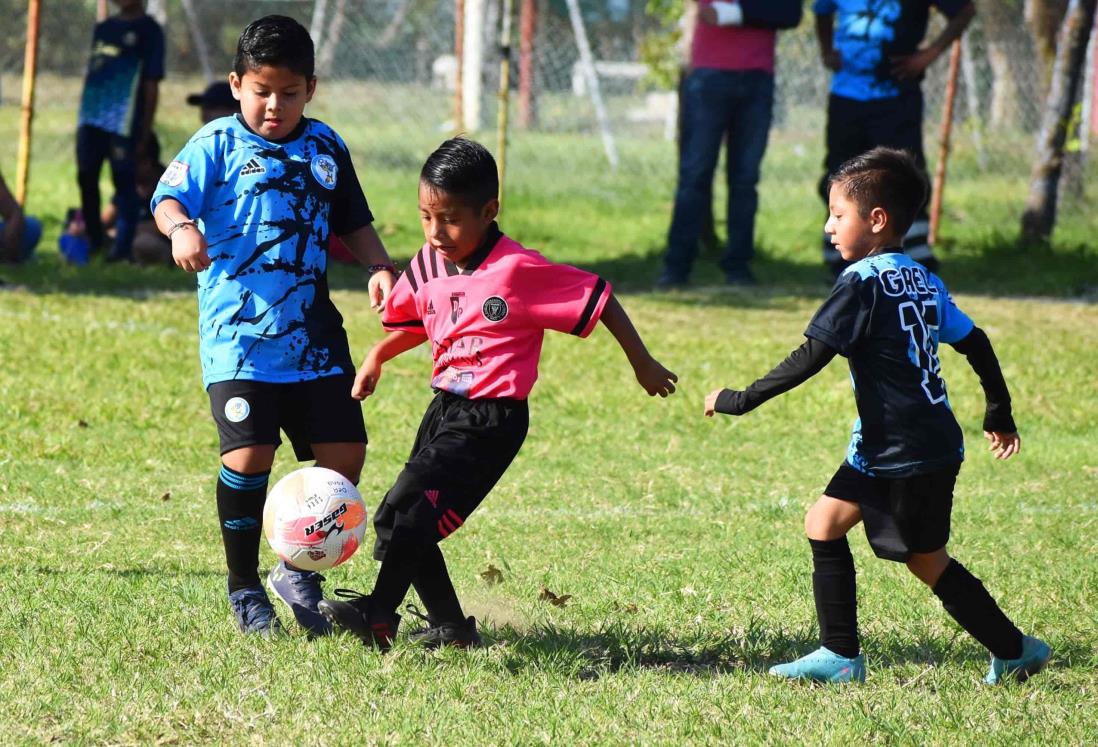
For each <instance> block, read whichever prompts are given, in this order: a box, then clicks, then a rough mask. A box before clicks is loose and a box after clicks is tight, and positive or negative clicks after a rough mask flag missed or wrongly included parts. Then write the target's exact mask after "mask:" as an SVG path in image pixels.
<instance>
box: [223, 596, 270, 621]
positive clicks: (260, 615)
mask: <svg viewBox="0 0 1098 747" xmlns="http://www.w3.org/2000/svg"><path fill="white" fill-rule="evenodd" d="M232 605H233V610H234V611H235V612H237V613H238V614H239V616H240V619H241V620H243V622H244V624H245V625H247V626H250V625H253V624H255V623H266V625H265V626H264V627H269V626H270V624H271V609H270V607H269V605H266V604H263V599H262V598H261V597H260V596H259V595H258V594H247V595H245V596H242V597H240V598H238V599H234V600H232Z"/></svg>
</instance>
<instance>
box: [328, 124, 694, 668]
mask: <svg viewBox="0 0 1098 747" xmlns="http://www.w3.org/2000/svg"><path fill="white" fill-rule="evenodd" d="M498 193H499V179H498V177H497V171H496V162H495V159H493V158H492V155H491V153H489V152H488V151H487V149H485V148H484V146H482V145H479V144H478V143H475V142H473V141H471V140H466V139H464V138H454V139H452V140H447V141H446V142H445V143H443V144H442V145H441V146H440V147H439V148H438V150H436V151H435V152H434V153H432V154H431V156H430V158H428V159H427V163H426V164H425V165H424V167H423V171H422V172H421V174H420V185H419V210H420V218H421V220H422V222H423V233H424V235H425V237H426V239H427V243H425V244H424V245H423V248H422V249H420V251H419V253H418V254H416V256H415V257H413V258H412V261H411V262H409V263H408V267H407V269H405V271H404V273H403V274H402V275H401V277H400V279H399V280H398V281H397V283H396V285H394V286H393V291H392V293H391V294H390V295H389V297H388V299H387V301H386V304H385V311H384V313H383V315H382V324H383V325H384V327H385V329H386V330H388V332H389V334H388V336H386V337H385V339H383V340H382V341H381V342H379V343H378V344H377V345H375V346H374V348H373V349H372V350H371V351H370V352H369V353H368V354H367V355H366V360H365V361H364V362H363V364H362V367H361V368H360V369H359V371H358V376H357V377H356V379H355V385H354V389H353V390H352V392H351V393H352V396H354V397H356V398H358V399H363V398H365V397H368V396H369V395H370V394H372V393H373V392H374V389H375V387H376V386H377V383H378V380H379V378H380V377H381V371H382V365H383V364H384V363H385V362H386V361H388V360H390V359H392V358H394V357H396V356H397V355H399V354H400V353H402V352H404V351H407V350H411V349H412V348H414V347H417V346H418V345H420V344H422V343H424V342H430V344H431V356H432V359H433V363H434V365H433V371H432V375H431V387H432V388H433V389H434V390H435V391H436V394H435V398H434V399H433V400H432V402H431V404H430V405H429V406H428V408H427V412H426V413H425V414H424V416H423V421H422V423H421V424H420V427H419V432H418V434H417V435H416V441H415V444H414V445H413V447H412V454H411V456H410V457H409V458H408V461H407V462H406V463H405V466H404V469H403V471H402V472H401V473H400V475H399V476H398V477H397V479H396V482H395V483H394V484H393V487H392V488H391V489H390V490H389V492H388V493H386V494H385V497H384V498H383V499H382V501H381V505H380V506H379V507H378V510H377V513H376V514H375V515H374V528H375V530H376V532H377V541H376V543H375V545H374V557H375V558H376V559H377V560H380V561H381V570H380V571H379V573H378V577H377V581H376V583H375V584H374V588H373V591H372V592H371V593H370V594H368V595H366V594H359V593H358V592H349V591H346V590H344V591H343V593H342V594H341V596H343V597H344V599H325V600H323V601H321V602H320V605H319V610H320V613H321V614H322V615H324V616H325V618H326V619H328V620H329V622H331V623H332V624H333V625H334V626H336V627H339V628H343V629H345V630H349V631H350V632H352V633H354V634H355V635H356V636H358V638H359V639H360V640H362V642H363V643H364V644H366V645H367V646H374V647H377V648H380V649H382V650H385V649H388V648H389V646H390V645H391V644H392V641H393V637H394V636H395V635H396V629H397V625H398V624H399V622H400V616H399V615H397V613H396V610H397V608H398V607H399V606H400V604H401V602H403V600H404V597H405V596H406V595H407V593H408V590H409V588H410V587H412V586H414V587H415V590H416V593H417V594H418V595H419V597H420V599H421V600H422V601H423V605H424V606H425V607H426V608H427V615H426V616H425V619H426V622H427V624H426V627H424V628H423V629H421V630H419V631H416V632H413V633H412V634H411V638H412V639H413V640H415V641H418V642H419V643H422V644H423V645H426V646H431V647H437V646H443V645H454V646H461V647H466V646H472V645H476V644H477V643H479V641H480V636H479V634H478V633H477V629H476V621H475V620H474V619H473V618H472V617H465V613H464V612H463V611H462V609H461V604H460V603H459V602H458V598H457V593H456V592H455V591H454V586H453V583H452V582H451V581H450V576H449V574H448V573H447V570H446V563H445V561H444V560H443V557H442V552H441V551H440V550H439V547H438V543H439V542H440V541H441V540H443V539H445V538H446V537H448V536H449V535H451V534H452V533H454V532H455V531H457V529H458V528H460V527H461V526H462V525H463V524H464V523H465V521H466V520H467V519H468V518H469V515H470V514H471V513H472V512H473V510H474V509H476V507H477V506H478V505H480V502H481V501H482V500H484V498H485V497H486V496H487V495H488V493H489V491H491V489H492V488H493V486H495V484H496V481H497V480H499V478H500V477H502V476H503V473H504V471H506V469H507V467H508V466H509V465H510V464H511V461H512V460H513V459H514V458H515V456H516V455H517V454H518V451H519V448H520V447H521V446H522V442H523V440H524V439H525V438H526V429H527V424H528V410H527V407H526V397H527V396H528V395H529V394H530V390H531V388H532V387H533V386H534V381H535V380H536V379H537V373H538V359H539V357H540V355H541V344H542V339H543V337H544V334H545V330H547V329H550V330H556V331H558V332H565V333H570V334H574V335H577V336H579V337H586V336H587V335H589V334H590V333H591V331H592V330H593V329H594V328H595V326H596V325H597V324H598V323H599V322H600V321H601V322H602V323H603V324H604V325H606V328H607V329H609V330H610V332H611V334H613V335H614V337H615V339H616V340H617V341H618V344H619V345H621V348H622V350H623V351H624V352H625V355H626V358H628V360H629V363H630V364H631V365H632V367H633V372H634V374H636V377H637V381H638V382H639V383H640V385H641V386H642V387H643V388H644V390H645V391H646V392H648V394H649V395H656V394H659V395H660V396H661V397H666V396H667V395H668V394H671V393H672V392H674V391H675V384H674V382H675V381H677V377H676V376H675V374H673V373H671V372H670V371H668V370H667V369H666V368H664V367H663V366H662V365H660V363H659V362H658V361H657V360H656V359H655V358H653V357H652V356H651V355H650V354H649V352H648V350H647V349H646V348H645V346H644V342H643V341H642V340H641V338H640V335H638V334H637V331H636V329H634V328H633V324H632V322H631V321H630V320H629V317H628V315H626V313H625V310H624V309H622V307H621V305H620V304H619V303H618V301H617V299H616V298H615V297H614V295H613V293H612V292H611V290H610V286H609V284H608V283H607V282H606V281H605V280H603V279H602V278H600V277H598V276H597V275H593V274H591V273H589V272H584V271H583V270H579V269H576V268H575V267H570V266H568V265H560V264H554V263H552V262H550V261H549V260H547V259H546V258H545V257H543V256H542V255H540V254H538V253H537V252H535V251H532V250H530V249H526V248H524V247H523V246H521V245H520V244H519V243H518V242H517V241H515V240H513V239H511V238H509V237H507V236H504V235H503V233H502V232H501V231H500V230H499V226H498V225H497V224H496V222H495V218H496V214H497V213H498V211H499V199H498ZM577 383H578V382H577ZM337 593H338V592H337Z"/></svg>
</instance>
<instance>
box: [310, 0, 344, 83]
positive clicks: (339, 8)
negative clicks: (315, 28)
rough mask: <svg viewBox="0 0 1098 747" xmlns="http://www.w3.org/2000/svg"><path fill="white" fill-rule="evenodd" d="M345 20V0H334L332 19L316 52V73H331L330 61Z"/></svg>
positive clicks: (325, 74) (323, 75) (323, 74)
mask: <svg viewBox="0 0 1098 747" xmlns="http://www.w3.org/2000/svg"><path fill="white" fill-rule="evenodd" d="M346 20H347V0H336V3H335V9H334V10H333V11H332V21H331V23H329V24H328V29H327V32H326V33H325V34H324V37H323V39H324V40H323V42H321V45H320V49H318V50H317V52H316V74H317V75H319V76H321V77H327V76H329V75H331V72H332V63H333V62H334V61H335V54H336V48H338V47H339V40H340V37H342V36H343V24H344V22H345V21H346Z"/></svg>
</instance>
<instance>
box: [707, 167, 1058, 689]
mask: <svg viewBox="0 0 1098 747" xmlns="http://www.w3.org/2000/svg"><path fill="white" fill-rule="evenodd" d="M926 191H927V184H926V177H925V176H924V174H923V172H922V169H921V168H920V166H919V164H918V163H917V162H916V160H915V159H914V158H913V157H912V156H911V155H910V154H908V153H906V152H903V151H897V150H893V149H890V148H874V149H873V150H871V151H869V152H868V153H864V154H862V155H861V156H858V157H856V158H852V159H850V160H849V161H847V162H845V163H843V164H842V165H841V166H840V167H839V168H838V169H837V170H836V172H835V174H834V175H833V176H832V177H831V180H830V186H829V190H828V192H829V197H830V199H829V206H828V212H829V218H828V221H827V225H826V226H825V228H824V230H825V231H826V232H827V234H828V235H829V236H830V237H831V240H832V242H833V243H834V245H835V248H836V249H837V250H838V252H839V253H840V255H841V256H842V258H843V259H844V260H845V261H847V262H850V263H851V264H850V266H849V267H848V268H847V269H846V270H845V271H844V272H843V273H842V274H841V275H840V276H839V278H838V280H837V281H836V283H835V287H834V288H833V289H832V291H831V296H830V297H829V298H828V299H827V300H826V301H825V302H824V303H823V305H822V306H821V307H820V309H819V310H818V311H817V312H816V315H815V316H813V318H812V321H811V322H810V323H809V325H808V329H806V330H805V333H804V334H805V337H806V338H807V340H806V341H805V343H804V344H803V345H801V347H799V348H798V349H797V350H795V351H793V353H792V354H790V355H789V357H787V358H786V359H785V360H784V361H782V363H780V364H779V365H778V367H777V368H775V369H774V370H773V371H771V372H770V373H769V374H767V375H766V376H765V377H763V378H761V379H759V380H758V381H756V382H755V383H753V384H752V385H751V386H749V387H748V388H747V389H746V390H744V391H736V390H733V389H718V390H716V391H714V392H711V393H710V394H709V396H708V397H706V400H705V414H706V415H707V416H712V415H713V414H714V413H715V412H720V413H724V414H728V415H744V414H746V413H748V412H750V411H751V410H753V409H755V408H756V407H758V406H759V405H761V404H762V403H763V402H766V401H767V400H768V399H770V398H771V397H775V396H777V395H779V394H781V393H783V392H786V391H788V390H790V389H792V388H793V387H795V386H797V385H798V384H801V383H802V382H804V381H806V380H807V379H808V378H809V377H811V376H813V375H814V374H816V373H818V372H819V371H820V370H821V369H823V367H824V366H826V365H827V364H828V362H830V361H831V359H832V358H834V357H835V356H836V355H841V356H843V357H845V358H846V359H847V360H848V361H849V364H850V379H851V383H852V384H853V386H854V398H855V401H856V402H857V405H858V421H857V424H856V426H855V428H854V434H853V437H852V438H851V442H850V446H849V449H848V451H847V458H846V460H845V461H844V462H843V464H842V465H841V466H840V467H839V469H838V471H837V472H836V473H835V475H834V476H833V477H832V478H831V482H830V483H828V485H827V488H826V489H825V491H824V494H823V495H822V496H820V498H819V499H818V500H817V501H816V503H815V504H814V505H813V506H812V508H810V509H809V511H808V515H807V516H805V521H804V526H805V533H806V534H807V535H808V542H809V545H810V546H811V548H812V564H813V573H812V590H813V594H814V596H815V599H816V615H817V617H818V619H819V623H820V643H821V644H822V645H821V646H820V648H819V649H817V650H816V651H813V652H812V653H809V654H808V655H806V656H803V657H801V658H800V659H797V660H796V661H792V662H788V663H785V664H779V665H777V666H775V667H772V668H771V669H770V673H771V674H773V675H777V676H779V677H786V678H789V679H810V680H824V681H829V682H852V681H862V680H864V679H865V659H864V657H863V655H862V653H861V648H860V642H859V639H858V616H857V599H856V585H855V574H854V558H853V556H852V555H851V553H850V546H849V544H848V543H847V539H846V535H847V533H848V532H849V531H850V530H851V529H853V528H854V527H855V526H856V525H857V524H859V523H862V524H864V526H865V533H866V537H867V538H868V539H869V544H870V547H872V548H873V552H874V553H875V554H876V555H877V556H878V557H880V558H883V559H886V560H894V561H897V562H901V563H905V564H906V565H907V568H908V570H910V571H911V573H912V574H914V575H915V576H916V577H917V578H918V579H919V580H920V581H922V582H923V583H925V584H926V585H927V586H928V587H930V588H931V589H932V590H933V592H934V595H935V596H937V597H938V599H939V600H941V602H942V606H943V607H945V610H946V612H948V613H949V615H950V616H951V617H952V618H953V619H954V620H956V621H957V623H958V624H959V625H960V626H961V627H962V628H964V630H965V631H966V632H968V633H969V634H970V635H971V636H972V637H973V638H975V639H976V640H977V641H979V642H980V643H981V644H982V645H983V646H985V647H986V648H987V649H988V650H989V651H991V655H992V656H991V668H990V670H989V671H988V674H987V676H986V677H985V678H984V681H985V682H987V683H988V684H998V683H999V682H1002V681H1004V680H1006V679H1018V680H1023V679H1026V678H1027V677H1029V676H1030V675H1032V674H1034V673H1036V672H1038V671H1040V670H1041V669H1042V668H1043V667H1044V666H1045V664H1046V663H1047V662H1048V660H1049V657H1050V656H1051V649H1050V648H1049V646H1048V644H1046V643H1045V642H1044V641H1041V640H1039V639H1037V638H1034V637H1032V636H1025V635H1022V632H1021V631H1020V630H1018V628H1017V627H1016V626H1015V625H1014V623H1013V622H1011V620H1010V619H1009V618H1008V617H1007V616H1006V615H1005V614H1003V611H1002V610H1001V609H999V606H998V604H997V603H996V602H995V600H994V599H993V598H992V597H991V595H990V594H989V593H988V591H987V589H985V588H984V585H983V583H981V582H980V580H979V579H978V578H976V577H975V576H973V575H972V574H971V573H969V571H968V569H966V568H965V567H964V566H963V565H961V563H960V562H958V561H957V560H955V559H953V558H952V557H951V556H950V553H949V552H948V551H947V550H946V543H947V542H948V540H949V529H950V516H951V512H952V509H953V487H954V484H955V482H956V479H957V473H958V471H959V470H960V467H961V461H962V460H963V459H964V448H963V440H962V435H961V429H960V427H959V426H958V425H957V420H956V418H955V417H954V416H953V411H952V409H951V408H950V406H949V399H948V397H947V395H946V386H945V381H944V380H943V379H942V377H941V362H940V360H939V358H938V346H939V343H943V342H944V343H946V344H948V345H951V346H952V347H953V348H954V349H955V350H956V351H957V352H959V353H961V354H962V355H964V356H966V357H967V359H968V362H969V365H971V366H972V368H973V370H974V371H975V372H976V374H977V375H978V376H979V377H980V385H981V386H982V388H983V390H984V397H985V399H986V401H987V408H986V411H985V414H984V435H985V436H986V437H987V439H988V440H989V441H990V442H991V448H992V450H993V451H994V452H995V453H996V456H997V458H999V459H1009V458H1010V457H1012V456H1014V455H1015V454H1017V453H1018V451H1019V449H1020V448H1021V444H1022V441H1021V437H1020V436H1019V435H1018V429H1017V427H1016V426H1015V424H1014V418H1013V416H1012V414H1011V408H1010V394H1009V392H1008V391H1007V386H1006V381H1005V380H1004V379H1003V374H1002V371H1001V370H1000V368H999V361H998V359H997V358H996V357H995V351H994V349H993V348H992V346H991V342H990V340H988V338H987V335H986V334H984V332H983V331H982V330H981V329H980V328H979V327H976V326H975V325H974V324H973V323H972V320H971V319H969V318H968V316H966V315H965V314H964V312H962V311H961V310H960V309H958V308H957V306H956V305H955V304H954V303H953V299H952V298H950V296H949V292H948V291H947V290H946V287H945V285H944V284H943V283H942V281H941V279H939V278H938V277H937V276H936V275H934V274H933V273H931V272H929V271H927V270H926V268H924V267H922V266H921V265H919V264H918V263H916V262H915V261H914V260H913V259H911V258H910V257H908V256H905V255H904V254H903V252H902V251H901V249H900V242H901V241H902V239H903V236H904V232H905V231H907V229H908V228H909V227H910V225H911V222H912V221H913V220H914V219H915V216H916V213H917V211H918V209H919V206H920V205H921V204H922V203H923V201H924V200H925V198H926Z"/></svg>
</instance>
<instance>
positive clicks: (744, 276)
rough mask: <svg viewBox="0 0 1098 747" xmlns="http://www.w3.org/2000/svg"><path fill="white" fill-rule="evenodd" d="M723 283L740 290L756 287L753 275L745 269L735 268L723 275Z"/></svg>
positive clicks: (756, 282)
mask: <svg viewBox="0 0 1098 747" xmlns="http://www.w3.org/2000/svg"><path fill="white" fill-rule="evenodd" d="M724 282H725V285H735V286H739V287H741V288H743V287H750V286H752V285H758V281H757V280H756V279H755V273H753V272H751V270H750V269H749V268H747V267H737V268H736V269H734V270H729V271H728V272H726V273H725V274H724Z"/></svg>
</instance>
